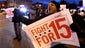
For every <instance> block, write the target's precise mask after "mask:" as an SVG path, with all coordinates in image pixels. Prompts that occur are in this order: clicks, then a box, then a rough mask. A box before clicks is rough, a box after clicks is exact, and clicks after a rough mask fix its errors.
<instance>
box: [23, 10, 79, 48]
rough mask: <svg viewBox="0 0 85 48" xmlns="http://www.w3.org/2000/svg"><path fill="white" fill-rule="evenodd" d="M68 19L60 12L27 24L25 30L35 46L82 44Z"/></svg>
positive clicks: (39, 47)
mask: <svg viewBox="0 0 85 48" xmlns="http://www.w3.org/2000/svg"><path fill="white" fill-rule="evenodd" d="M67 20H68V19H67V17H66V16H65V15H61V12H59V13H55V14H52V15H49V16H48V17H45V18H43V19H41V20H39V21H36V22H34V23H32V24H30V25H28V26H26V27H25V28H24V30H25V32H26V34H27V36H29V37H30V39H31V41H32V43H33V45H34V47H35V48H50V47H52V46H54V45H55V44H59V43H62V44H70V45H75V46H80V45H79V41H78V38H77V35H76V33H72V31H71V29H70V27H69V23H68V21H67Z"/></svg>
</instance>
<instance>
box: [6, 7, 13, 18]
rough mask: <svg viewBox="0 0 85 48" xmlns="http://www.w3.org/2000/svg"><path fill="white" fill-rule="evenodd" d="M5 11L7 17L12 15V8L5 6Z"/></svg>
mask: <svg viewBox="0 0 85 48" xmlns="http://www.w3.org/2000/svg"><path fill="white" fill-rule="evenodd" d="M5 11H6V13H7V15H6V17H7V18H9V17H13V16H14V14H13V11H14V8H7V9H5Z"/></svg>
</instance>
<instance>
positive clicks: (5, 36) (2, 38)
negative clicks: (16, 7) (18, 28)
mask: <svg viewBox="0 0 85 48" xmlns="http://www.w3.org/2000/svg"><path fill="white" fill-rule="evenodd" d="M21 33H22V40H21V41H20V42H18V41H17V40H13V38H14V37H15V32H14V27H13V23H12V22H11V21H10V20H9V19H3V20H0V48H34V47H33V45H32V43H31V41H30V39H29V37H28V36H26V34H25V32H24V31H23V30H22V32H21Z"/></svg>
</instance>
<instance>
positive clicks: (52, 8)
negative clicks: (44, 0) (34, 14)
mask: <svg viewBox="0 0 85 48" xmlns="http://www.w3.org/2000/svg"><path fill="white" fill-rule="evenodd" d="M48 12H49V14H53V13H55V12H57V8H56V6H55V4H54V3H52V2H51V3H49V5H48Z"/></svg>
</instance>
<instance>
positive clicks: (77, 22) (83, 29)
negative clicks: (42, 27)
mask: <svg viewBox="0 0 85 48" xmlns="http://www.w3.org/2000/svg"><path fill="white" fill-rule="evenodd" d="M64 9H69V11H70V14H71V17H72V21H73V23H72V24H70V27H71V29H72V31H75V32H77V34H78V36H79V37H81V36H82V37H85V36H84V35H85V10H79V9H78V8H77V5H76V4H69V5H68V4H67V3H66V2H65V1H62V2H60V3H58V2H55V1H51V2H50V3H49V4H48V7H47V8H44V5H43V3H36V4H33V6H32V7H31V10H30V13H29V14H30V15H29V16H30V18H29V19H27V18H24V17H23V15H22V14H21V13H20V11H19V10H18V9H14V11H13V13H14V17H13V18H12V22H14V27H15V28H14V29H15V34H16V37H15V38H14V39H18V41H20V40H21V31H20V30H21V24H20V22H22V23H24V24H26V25H29V24H31V23H33V22H35V21H38V20H40V19H42V18H44V17H46V16H49V15H51V14H54V13H57V12H59V11H62V10H64ZM62 46H63V47H64V45H62ZM55 47H56V46H54V47H52V48H55ZM59 47H61V46H60V45H59Z"/></svg>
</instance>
